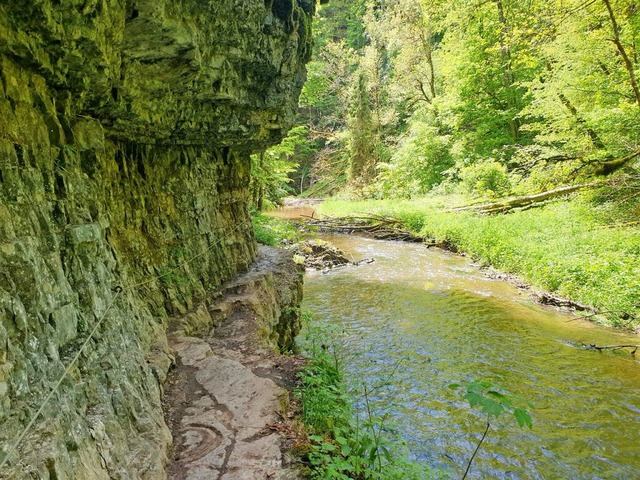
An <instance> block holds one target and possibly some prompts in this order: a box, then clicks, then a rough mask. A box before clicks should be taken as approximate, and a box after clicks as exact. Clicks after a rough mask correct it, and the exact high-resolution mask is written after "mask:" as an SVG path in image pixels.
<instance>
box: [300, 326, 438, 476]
mask: <svg viewBox="0 0 640 480" xmlns="http://www.w3.org/2000/svg"><path fill="white" fill-rule="evenodd" d="M307 320H308V322H307V324H308V326H307V328H306V334H305V335H304V338H303V340H302V345H303V348H304V351H305V354H306V356H307V358H308V359H309V363H308V364H307V366H306V367H305V368H304V369H303V371H302V372H301V374H300V379H301V385H300V387H299V388H298V389H297V391H296V395H297V396H298V398H299V399H300V403H301V405H302V421H303V422H304V424H305V426H306V428H307V429H308V430H309V431H310V432H311V433H310V435H309V440H310V442H311V443H310V446H309V451H308V452H307V461H308V465H309V472H308V473H309V476H310V477H311V478H314V479H321V480H331V479H340V480H350V479H351V480H369V479H371V480H424V479H429V478H435V475H437V474H439V473H440V472H436V471H432V470H431V469H430V468H429V467H427V466H425V465H420V464H418V463H415V462H412V461H411V460H410V459H409V457H408V452H407V451H406V448H405V447H404V445H403V444H402V442H401V441H400V440H399V439H396V438H390V436H389V434H388V433H386V432H387V431H388V429H387V428H386V425H385V422H386V419H385V418H383V417H377V416H374V415H373V414H371V413H370V412H371V410H370V409H369V410H368V411H369V414H368V415H367V416H366V418H359V417H358V416H357V415H355V414H354V411H353V407H352V405H353V404H354V400H353V398H352V395H351V394H350V392H349V388H348V386H347V384H346V382H345V380H344V376H343V374H342V366H341V357H342V353H343V352H341V349H342V347H341V346H340V344H339V342H338V341H337V340H336V339H337V338H338V337H339V332H337V331H336V330H335V329H334V328H332V327H331V326H328V325H326V324H321V323H320V322H314V321H313V320H312V319H310V318H309V317H308V316H307Z"/></svg>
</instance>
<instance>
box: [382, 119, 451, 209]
mask: <svg viewBox="0 0 640 480" xmlns="http://www.w3.org/2000/svg"><path fill="white" fill-rule="evenodd" d="M452 166H453V159H452V157H451V155H450V152H449V138H448V137H447V136H445V135H440V134H439V132H438V129H437V128H435V127H433V126H431V125H430V124H429V123H428V122H427V121H419V120H415V121H412V122H411V125H410V127H409V131H408V133H407V134H406V135H405V136H404V138H402V140H401V141H400V143H399V145H398V148H397V149H396V150H395V152H394V154H393V156H392V157H391V160H390V161H389V163H383V164H381V165H379V173H378V178H377V183H378V185H379V188H380V190H381V192H382V196H383V197H385V198H393V197H406V198H411V197H415V196H420V195H425V194H426V193H428V192H429V191H430V190H431V189H432V188H433V187H434V186H436V185H437V184H439V183H441V182H442V180H443V173H444V172H445V171H446V170H448V169H449V168H451V167H452Z"/></svg>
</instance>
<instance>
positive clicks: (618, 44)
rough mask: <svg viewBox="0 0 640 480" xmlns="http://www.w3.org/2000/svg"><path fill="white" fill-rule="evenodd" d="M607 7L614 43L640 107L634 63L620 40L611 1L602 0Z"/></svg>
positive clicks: (639, 92)
mask: <svg viewBox="0 0 640 480" xmlns="http://www.w3.org/2000/svg"><path fill="white" fill-rule="evenodd" d="M602 2H603V3H604V5H605V7H607V12H609V20H610V21H611V28H612V30H613V43H614V44H615V46H616V48H617V49H618V53H619V54H620V56H621V57H622V60H623V61H624V66H625V68H626V69H627V74H628V75H629V81H630V82H631V89H632V90H633V94H634V96H635V98H636V103H637V104H638V106H639V107H640V89H639V88H638V82H637V80H636V74H635V71H634V66H633V63H632V62H631V59H630V58H629V55H628V53H627V51H626V49H625V48H624V45H622V40H621V39H620V27H619V25H618V21H617V20H616V16H615V14H614V13H613V8H612V7H611V1H610V0H602Z"/></svg>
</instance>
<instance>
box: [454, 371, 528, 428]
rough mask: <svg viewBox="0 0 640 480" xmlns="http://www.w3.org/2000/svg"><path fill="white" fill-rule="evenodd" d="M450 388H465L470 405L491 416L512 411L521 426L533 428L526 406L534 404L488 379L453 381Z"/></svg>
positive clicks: (465, 396) (466, 398) (496, 416)
mask: <svg viewBox="0 0 640 480" xmlns="http://www.w3.org/2000/svg"><path fill="white" fill-rule="evenodd" d="M449 388H451V389H452V390H460V389H461V388H463V389H464V394H463V396H464V398H465V400H467V401H468V402H469V405H470V406H471V407H479V408H480V409H481V410H482V412H483V413H486V414H487V415H488V416H489V417H495V418H498V417H499V416H500V415H502V414H503V413H510V414H512V415H513V418H514V420H515V421H516V423H517V424H518V425H519V426H520V427H529V428H533V420H532V418H531V414H530V413H529V411H528V410H527V408H525V407H529V408H533V405H531V404H530V403H528V402H527V401H525V400H524V399H522V398H521V397H520V396H518V395H515V394H513V393H510V392H507V391H506V390H505V389H503V388H501V387H499V386H497V385H494V384H493V383H491V382H490V381H488V380H474V381H472V382H469V383H467V384H466V385H461V384H458V383H452V384H451V385H449Z"/></svg>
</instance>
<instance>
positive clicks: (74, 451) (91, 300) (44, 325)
mask: <svg viewBox="0 0 640 480" xmlns="http://www.w3.org/2000/svg"><path fill="white" fill-rule="evenodd" d="M312 14H313V0H126V1H125V0H74V1H72V0H63V1H59V0H38V1H32V2H31V1H30V2H25V1H23V0H5V1H4V2H2V4H0V462H2V461H3V459H4V457H5V456H6V455H7V453H11V456H10V457H9V458H8V459H7V461H6V462H4V465H3V466H2V468H0V477H2V478H11V479H13V478H42V479H47V478H51V479H54V478H59V479H62V478H64V479H71V478H78V479H89V478H91V479H100V478H105V479H106V478H162V477H163V476H164V470H163V464H164V460H165V450H166V446H167V444H168V443H169V442H170V436H169V433H168V430H167V428H166V426H165V424H164V421H163V418H162V412H161V409H160V394H161V388H162V386H161V385H162V380H163V378H164V376H165V374H166V371H167V369H168V366H169V364H170V354H169V352H168V349H167V344H166V335H165V326H166V321H167V316H168V315H170V314H175V313H180V312H184V311H186V310H188V309H190V308H191V307H192V306H193V305H194V302H196V301H197V300H198V299H200V298H202V297H203V296H204V295H205V293H206V292H208V291H211V290H212V289H214V288H215V287H217V286H219V285H220V284H221V282H223V281H224V280H226V279H228V278H230V277H231V276H233V275H234V274H235V273H237V272H238V271H241V270H244V269H246V268H247V266H248V265H249V264H250V263H251V262H252V260H253V259H254V257H255V254H256V247H255V243H254V240H253V236H252V230H251V226H250V223H249V217H248V214H247V209H246V205H247V196H248V192H247V185H248V171H249V164H248V162H249V160H248V155H249V153H250V152H251V151H255V150H258V149H261V148H264V147H265V146H267V145H269V144H273V143H274V142H277V141H278V140H279V139H280V138H281V137H282V136H283V134H284V133H285V131H286V129H287V128H288V125H289V121H290V119H291V117H292V115H293V111H294V107H295V104H296V102H297V96H298V94H299V91H300V88H301V86H302V83H303V81H304V63H305V62H306V61H307V60H308V57H309V54H310V43H311V38H310V21H311V17H312ZM92 333H93V335H91V334H92ZM76 358H77V359H76ZM74 359H76V360H75V361H74ZM69 365H70V367H69V368H68V369H67V367H68V366H69ZM65 369H67V374H66V375H65ZM61 378H62V379H63V380H62V382H61V383H60V385H59V386H57V387H56V383H57V382H58V380H59V379H61ZM52 391H55V393H54V394H53V395H52V396H51V398H50V399H49V400H48V401H47V402H46V404H45V403H44V402H45V399H46V397H47V395H48V394H49V392H52ZM43 404H44V405H45V406H44V408H43V410H42V413H41V415H40V416H39V417H38V419H37V420H36V422H35V423H34V424H33V425H32V426H31V428H29V429H27V430H25V427H27V425H28V423H29V422H30V420H31V419H32V418H33V417H34V415H35V414H36V412H37V410H38V409H39V408H40V407H41V406H42V405H43ZM24 431H26V432H27V433H26V436H25V437H24V438H23V439H22V441H21V442H20V444H19V445H18V447H17V450H15V451H13V452H12V451H11V448H12V446H13V445H15V442H16V441H17V440H18V438H19V437H20V435H21V433H22V432H24Z"/></svg>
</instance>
